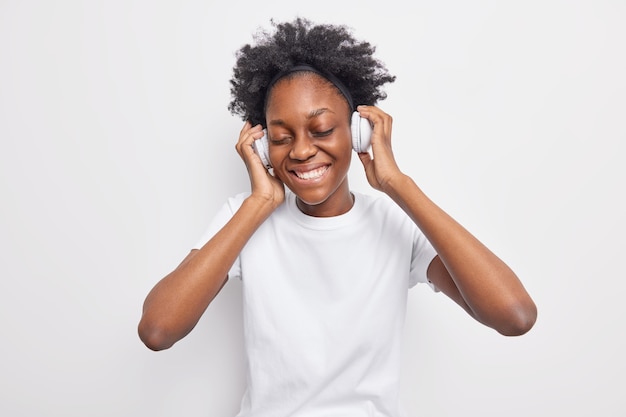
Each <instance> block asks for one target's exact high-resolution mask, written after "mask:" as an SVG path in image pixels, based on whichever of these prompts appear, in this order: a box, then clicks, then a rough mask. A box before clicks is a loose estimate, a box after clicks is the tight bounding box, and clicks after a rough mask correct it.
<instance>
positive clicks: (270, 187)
mask: <svg viewBox="0 0 626 417" xmlns="http://www.w3.org/2000/svg"><path fill="white" fill-rule="evenodd" d="M261 137H263V128H262V126H261V125H256V126H252V124H251V123H250V122H249V121H246V122H245V123H244V125H243V128H242V129H241V132H240V133H239V140H238V141H237V145H236V146H235V148H236V149H237V153H238V154H239V156H240V157H241V159H243V162H244V163H245V165H246V169H247V170H248V176H249V177H250V184H251V188H252V194H251V197H254V198H259V199H260V200H262V201H263V202H264V203H268V202H269V203H270V204H271V207H273V208H274V209H275V208H276V207H278V206H279V205H280V204H282V202H283V201H284V200H285V186H284V184H283V183H282V181H280V180H279V179H278V178H276V177H275V176H273V175H272V174H270V173H269V171H268V170H267V168H265V166H264V165H263V162H262V161H261V158H260V157H259V155H257V154H256V152H255V151H254V141H255V140H256V139H260V138H261Z"/></svg>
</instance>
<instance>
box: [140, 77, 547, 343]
mask: <svg viewBox="0 0 626 417" xmlns="http://www.w3.org/2000/svg"><path fill="white" fill-rule="evenodd" d="M357 110H358V111H359V113H360V114H361V117H364V118H366V119H368V120H369V121H370V123H371V124H372V126H373V133H372V154H373V158H372V156H371V155H370V154H369V153H361V154H359V159H360V160H361V163H362V164H363V167H364V170H365V173H366V176H367V179H368V182H369V184H370V185H371V186H372V187H373V188H374V189H376V190H379V191H381V192H384V193H386V194H387V195H388V196H389V197H390V198H391V199H392V200H393V201H394V202H395V203H396V204H398V205H399V206H400V207H401V208H402V209H403V210H404V211H405V212H406V213H407V215H408V216H409V217H410V218H411V219H412V220H413V221H414V222H415V224H416V225H417V226H418V227H419V228H420V229H421V230H422V232H423V233H424V234H425V236H426V237H427V238H428V240H429V241H430V242H431V244H432V245H433V247H434V248H435V250H436V251H437V254H438V255H437V256H436V257H435V258H434V259H433V261H432V262H431V264H430V266H429V268H428V272H427V274H428V279H429V280H430V281H431V282H432V283H433V284H434V285H435V286H436V287H437V288H439V289H440V290H441V291H442V292H443V293H444V294H446V295H447V296H448V297H449V298H451V299H452V300H454V301H455V302H456V303H457V304H458V305H460V306H461V307H462V308H463V309H464V310H465V311H466V312H467V313H468V314H469V315H470V316H472V317H473V318H474V319H476V320H478V321H479V322H481V323H483V324H485V325H486V326H489V327H491V328H493V329H495V330H496V331H498V332H499V333H501V334H503V335H510V336H514V335H521V334H524V333H526V332H527V331H528V330H530V328H531V327H532V326H533V324H534V323H535V320H536V317H537V309H536V306H535V304H534V302H533V301H532V299H531V297H530V296H529V294H528V293H527V292H526V290H525V289H524V286H523V285H522V283H521V282H520V280H519V279H518V277H517V276H516V275H515V273H514V272H513V271H512V270H511V269H510V268H509V267H508V266H507V265H506V264H505V263H504V262H503V261H502V260H501V259H499V258H498V257H497V256H496V255H495V254H494V253H493V252H491V251H490V250H489V249H488V248H487V247H486V246H485V245H483V244H482V243H481V242H480V241H479V240H478V239H476V238H475V237H474V236H473V235H472V234H471V233H469V232H468V231H467V230H466V229H465V228H464V227H463V226H461V225H460V224H459V223H458V222H456V221H455V220H454V219H453V218H452V217H451V216H449V215H448V214H447V213H445V212H444V211H443V210H442V209H441V208H440V207H438V206H437V205H436V204H435V203H434V202H432V201H431V200H430V199H429V198H428V197H427V196H426V195H425V194H424V193H423V192H422V190H421V189H420V188H419V187H418V186H417V184H416V183H415V182H414V181H413V180H412V179H411V178H410V177H408V176H407V175H405V174H404V173H403V172H402V171H401V170H400V168H399V167H398V165H397V163H396V161H395V158H394V155H393V150H392V146H391V130H392V129H391V128H392V118H391V116H389V115H388V114H386V113H385V112H383V111H382V110H381V109H379V108H378V107H374V106H359V107H358V108H357ZM266 119H267V121H268V127H267V130H268V136H269V139H270V140H269V149H270V160H271V162H272V166H273V167H274V170H273V173H274V175H271V174H270V173H269V172H268V171H267V170H266V169H265V167H264V166H263V164H262V162H261V160H260V158H259V157H258V156H257V155H256V154H255V153H254V150H253V147H252V144H253V141H254V140H255V139H258V138H260V137H261V136H262V134H263V133H262V127H261V126H260V125H257V126H251V125H250V123H248V122H246V123H245V124H244V126H243V128H242V130H241V132H240V135H239V141H238V142H237V145H236V149H237V152H238V153H239V155H240V156H241V158H242V160H243V161H244V163H245V165H246V168H247V170H248V173H249V176H250V182H251V194H250V196H249V197H248V198H247V199H246V200H245V201H244V203H243V204H242V206H241V208H240V209H239V210H238V211H237V212H236V213H235V214H234V216H233V218H232V219H231V220H230V221H229V222H228V223H227V224H226V225H225V226H224V227H223V228H222V229H221V230H220V231H219V232H218V233H217V234H216V235H215V236H214V237H213V238H212V239H211V240H209V242H207V244H205V245H204V246H203V247H202V248H201V249H199V250H193V251H192V252H191V253H190V254H189V255H188V256H187V257H186V258H185V259H184V260H183V262H182V263H181V264H180V265H179V266H178V267H177V268H176V269H175V270H174V271H172V272H171V273H170V274H168V275H167V276H166V277H165V278H163V279H162V280H161V281H160V282H159V283H158V284H157V285H156V286H155V287H154V288H153V289H152V291H151V292H150V293H149V294H148V296H147V298H146V301H145V303H144V310H143V316H142V318H141V321H140V323H139V334H140V337H141V339H142V340H143V341H144V343H145V344H146V345H147V346H148V347H149V348H151V349H154V350H161V349H166V348H169V347H170V346H172V345H173V344H174V343H176V341H178V340H180V339H181V338H183V337H184V336H185V335H186V334H188V333H189V332H190V331H191V330H192V329H193V327H194V326H195V325H196V323H197V322H198V320H199V319H200V317H201V316H202V314H203V313H204V311H205V310H206V308H207V307H208V305H209V303H210V302H211V301H212V300H213V298H214V297H215V296H216V295H217V294H218V293H219V291H220V289H221V288H222V286H223V285H224V283H225V282H226V280H227V278H228V277H227V273H228V270H229V269H230V266H231V265H232V264H233V262H234V261H235V259H236V257H237V256H238V254H239V252H240V251H241V250H242V248H243V246H244V245H245V244H246V242H247V241H248V239H249V238H250V237H251V236H252V234H253V233H254V232H255V231H256V229H257V228H258V226H259V225H260V224H262V223H263V221H264V220H265V219H267V217H269V216H270V215H271V213H272V212H273V211H274V210H275V209H276V208H277V207H278V206H279V205H280V204H282V203H283V201H284V198H285V191H284V187H285V186H287V187H289V188H290V189H291V190H292V191H293V192H294V194H296V196H297V203H298V207H299V208H300V210H301V211H302V212H304V213H305V214H308V215H311V216H318V217H325V216H336V215H339V214H343V213H345V212H347V211H348V210H350V208H351V207H352V204H353V198H352V195H351V193H350V188H349V186H348V179H347V174H348V169H349V166H350V158H351V138H350V135H351V132H350V122H349V120H350V109H349V106H348V105H347V102H346V100H345V99H344V98H343V96H341V95H340V94H338V92H337V90H336V89H335V88H334V87H333V86H332V84H330V83H329V82H328V81H327V80H325V79H324V78H322V77H320V76H318V75H315V74H312V73H305V74H304V75H298V76H296V77H294V78H290V79H283V80H280V81H279V82H277V83H276V84H275V85H274V87H273V89H272V91H271V94H270V96H269V99H268V106H267V109H266Z"/></svg>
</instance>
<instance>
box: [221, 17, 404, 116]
mask: <svg viewBox="0 0 626 417" xmlns="http://www.w3.org/2000/svg"><path fill="white" fill-rule="evenodd" d="M271 25H272V26H273V27H274V29H275V30H274V33H270V32H268V31H265V30H259V32H257V34H256V35H255V36H254V40H255V41H256V45H255V46H252V45H250V44H246V45H244V46H243V47H242V48H241V49H239V50H238V51H237V54H236V57H237V61H236V64H235V66H234V68H233V77H232V78H231V80H230V84H231V88H230V92H231V95H232V101H231V102H230V104H229V105H228V110H229V111H230V112H231V114H233V115H239V116H240V117H241V118H242V120H249V121H250V122H252V124H258V123H260V124H261V125H263V126H266V121H265V108H264V107H265V97H266V95H267V89H268V85H269V83H270V81H271V80H272V79H273V78H274V77H275V76H276V75H277V74H278V73H280V72H282V71H285V70H288V69H290V68H291V67H293V66H295V65H297V64H307V65H310V66H312V67H314V68H317V69H319V70H321V71H324V72H326V73H330V74H332V75H334V76H335V77H337V78H338V79H339V80H340V81H341V82H342V83H343V84H344V85H345V86H346V88H347V89H348V91H350V94H351V95H352V98H353V100H354V103H355V104H356V105H359V104H366V105H374V104H376V103H377V102H378V101H379V100H383V99H385V98H386V97H387V94H386V93H385V92H384V91H382V89H381V87H382V86H383V85H384V84H386V83H390V82H393V81H395V79H396V77H395V76H393V75H390V74H389V72H388V71H387V68H386V67H385V65H384V64H383V63H382V62H381V61H379V60H378V59H376V58H374V57H373V55H374V52H375V51H376V48H375V47H374V46H372V45H371V44H370V43H368V42H363V41H357V40H356V39H355V38H354V37H353V36H352V34H351V33H350V30H349V29H348V28H347V27H346V26H343V25H328V24H318V25H313V24H312V23H311V22H310V21H309V20H307V19H304V18H297V19H295V20H294V21H293V22H284V23H276V22H275V21H274V20H272V21H271Z"/></svg>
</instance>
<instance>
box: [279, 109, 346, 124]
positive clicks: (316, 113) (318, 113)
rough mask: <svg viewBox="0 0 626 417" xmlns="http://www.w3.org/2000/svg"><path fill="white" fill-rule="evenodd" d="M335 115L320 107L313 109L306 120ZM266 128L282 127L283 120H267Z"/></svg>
mask: <svg viewBox="0 0 626 417" xmlns="http://www.w3.org/2000/svg"><path fill="white" fill-rule="evenodd" d="M327 112H328V113H335V112H334V111H332V110H331V109H329V108H328V107H321V108H319V109H315V110H312V111H311V112H309V114H308V115H307V116H306V118H307V120H310V119H313V118H315V117H318V116H321V115H322V114H324V113H327ZM267 124H268V126H269V125H272V126H284V125H285V124H286V123H285V121H284V120H283V119H273V120H269V121H268V122H267Z"/></svg>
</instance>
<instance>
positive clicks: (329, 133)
mask: <svg viewBox="0 0 626 417" xmlns="http://www.w3.org/2000/svg"><path fill="white" fill-rule="evenodd" d="M333 130H334V129H330V130H325V131H324V132H313V137H316V138H322V137H324V136H330V135H331V134H332V133H333Z"/></svg>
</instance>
